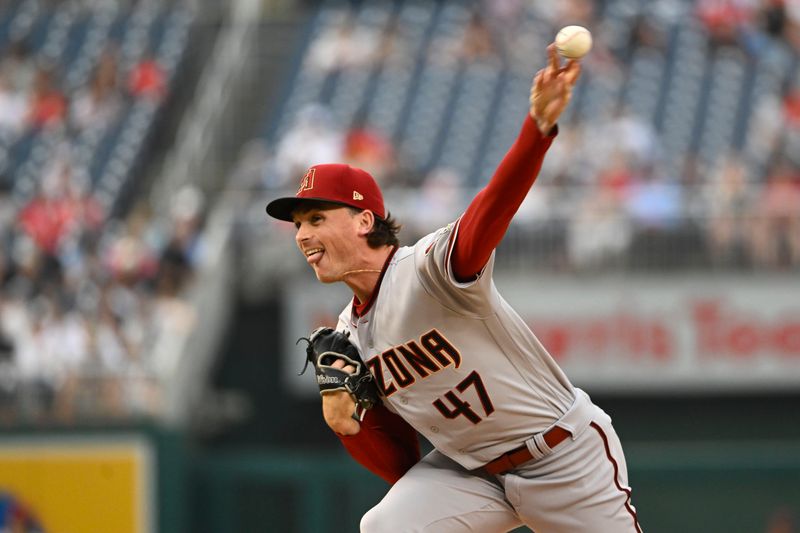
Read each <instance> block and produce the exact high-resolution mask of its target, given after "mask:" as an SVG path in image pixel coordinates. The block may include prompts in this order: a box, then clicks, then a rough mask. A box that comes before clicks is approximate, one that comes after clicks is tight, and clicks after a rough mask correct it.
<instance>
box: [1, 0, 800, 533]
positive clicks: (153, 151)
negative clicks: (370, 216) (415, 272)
mask: <svg viewBox="0 0 800 533" xmlns="http://www.w3.org/2000/svg"><path fill="white" fill-rule="evenodd" d="M568 23H577V24H582V25H585V26H587V27H589V28H590V29H591V30H592V31H593V34H594V36H595V49H594V50H593V51H592V53H591V55H590V56H589V57H587V59H586V60H585V62H584V74H583V76H582V79H581V82H580V85H579V87H578V89H577V91H576V94H575V98H574V100H573V102H572V103H571V105H570V108H569V109H568V111H567V113H566V116H565V117H564V118H563V120H562V121H561V128H562V129H561V133H560V136H559V139H558V141H557V142H556V143H555V145H554V147H553V149H552V150H551V153H550V154H549V155H548V158H547V161H546V164H545V167H544V169H543V171H542V174H541V176H540V178H539V180H538V182H537V184H536V186H535V187H534V191H533V192H532V193H531V195H530V196H529V200H528V201H526V203H525V205H524V206H523V208H522V210H521V212H520V213H519V216H518V217H517V219H516V221H515V223H514V224H513V226H512V228H511V230H510V232H509V235H508V236H507V239H506V240H505V241H504V243H503V244H502V246H501V248H500V249H499V250H498V257H497V262H498V267H497V274H496V279H497V283H498V285H499V286H500V288H501V290H503V291H504V293H505V294H506V295H507V296H508V297H509V299H510V300H511V302H512V304H513V305H514V306H515V307H516V308H518V309H519V310H520V312H521V314H522V315H523V317H524V318H525V319H526V320H527V321H528V322H529V323H530V324H531V325H532V327H533V329H534V331H536V332H537V333H538V334H539V335H540V337H541V338H542V340H543V341H544V343H545V345H547V346H548V347H549V348H550V350H551V351H553V353H554V354H555V355H556V356H557V357H558V358H559V360H560V362H561V363H562V364H563V365H564V367H565V368H566V369H567V371H568V373H569V374H570V376H572V377H573V379H574V381H575V383H576V384H577V385H579V386H581V387H583V388H585V389H586V390H587V391H588V392H589V393H590V394H591V395H592V396H593V398H594V399H595V400H596V402H597V403H599V404H600V405H601V406H602V407H603V408H605V409H606V410H607V411H608V412H609V413H611V414H612V416H613V418H614V420H615V425H616V427H617V429H618V432H619V434H620V436H621V438H622V440H623V442H624V443H625V447H626V454H627V458H628V463H629V472H630V478H631V484H632V486H633V487H634V500H633V501H634V504H635V505H636V506H637V507H638V509H639V513H640V517H641V520H642V523H643V524H644V525H645V526H646V528H647V530H648V531H650V532H660V531H664V532H666V531H682V532H694V531H697V532H699V531H703V532H709V531H726V532H734V531H735V532H769V533H777V532H790V531H797V530H798V528H800V525H798V516H799V515H800V417H799V416H798V412H800V409H799V408H800V395H799V394H798V392H797V391H798V387H800V279H798V273H799V272H800V61H799V60H798V57H800V53H799V52H800V7H798V5H797V4H796V3H795V2H791V1H788V0H787V1H785V2H783V1H780V0H776V1H766V0H765V1H761V0H697V1H690V0H658V1H653V2H644V1H641V0H607V1H596V2H592V1H588V0H584V1H581V0H570V1H567V2H557V3H556V2H533V1H529V0H483V1H478V0H475V1H472V2H468V1H466V0H465V1H461V0H440V1H433V0H431V1H424V0H397V1H392V0H369V1H367V0H363V1H361V2H356V1H353V2H345V1H337V0H327V1H319V2H318V1H310V0H309V1H306V2H292V1H289V0H283V1H279V0H275V1H269V0H229V1H226V2H223V1H215V0H194V1H181V0H172V1H167V0H6V1H3V2H0V178H2V179H0V183H2V191H0V259H1V260H0V272H2V283H3V286H2V297H1V298H0V326H1V327H0V332H2V335H0V348H2V350H1V353H0V528H2V527H8V528H10V527H11V525H12V524H16V525H20V524H25V526H24V527H23V526H20V527H23V529H22V531H47V532H51V531H59V532H67V533H69V532H75V533H83V532H95V531H115V532H117V531H119V532H122V531H135V532H143V531H147V532H149V531H161V532H182V531H193V532H214V533H218V532H219V533H222V532H229V531H230V532H233V531H236V532H241V531H253V532H256V531H282V532H288V531H298V532H326V531H331V532H333V531H353V530H354V529H355V524H357V522H358V519H359V517H360V515H361V514H362V513H363V512H364V511H365V510H366V509H368V508H369V507H370V506H371V505H373V504H374V503H375V502H376V501H378V500H379V499H380V497H381V496H382V495H383V493H384V492H385V490H386V486H385V485H384V484H383V482H381V481H380V480H378V479H377V478H374V477H372V476H371V475H370V474H368V473H366V472H364V471H362V470H361V469H360V468H359V467H357V466H356V465H355V463H354V462H352V461H351V460H350V459H349V458H348V457H347V456H346V454H345V453H344V452H343V450H342V449H341V447H340V446H339V444H338V441H337V439H336V438H335V437H333V436H332V435H331V434H330V433H329V432H328V430H327V429H326V428H325V427H324V423H323V422H322V419H321V417H320V416H319V405H318V403H319V402H318V399H317V397H316V395H315V392H314V390H313V386H312V385H311V383H310V382H309V381H310V380H309V379H307V378H308V377H307V376H304V377H302V378H299V377H297V376H296V373H297V371H299V369H300V368H301V366H302V365H301V362H302V354H301V353H300V351H299V349H298V348H296V347H295V346H294V341H295V339H296V338H297V337H299V336H301V335H303V334H305V333H307V332H308V331H309V330H310V329H311V328H312V327H313V326H315V325H318V324H322V323H330V322H331V320H333V318H334V317H335V315H336V313H337V312H338V310H339V309H340V308H341V307H342V306H343V305H344V302H345V301H346V299H347V292H346V291H344V290H343V289H342V288H336V287H320V286H318V285H317V284H316V283H315V281H314V279H313V276H311V275H310V273H309V272H308V269H307V267H306V266H305V265H304V264H303V262H302V260H301V258H300V257H299V254H297V253H296V251H295V250H293V244H292V239H291V235H292V231H291V228H286V227H284V226H282V225H280V224H278V223H275V222H273V221H271V220H267V217H266V215H265V214H264V211H263V209H264V205H265V204H266V201H267V199H268V198H270V197H274V196H276V195H278V194H283V193H284V192H286V191H291V190H292V187H293V185H294V183H295V181H296V178H297V176H298V175H299V174H298V172H299V171H300V170H302V169H304V168H305V167H306V166H308V165H309V164H311V163H313V162H319V161H322V160H337V161H349V162H352V163H353V164H356V165H361V166H363V167H365V168H368V169H370V170H371V171H372V172H373V173H374V174H375V175H376V177H377V178H378V179H379V180H380V182H381V184H382V186H383V187H384V189H385V190H386V196H387V205H388V206H389V207H390V210H391V211H392V212H393V214H395V215H396V216H397V217H398V218H399V219H400V221H401V222H403V223H404V230H403V232H402V234H401V239H402V241H403V242H404V243H409V242H412V241H413V239H414V238H415V236H419V235H422V234H424V232H427V231H428V230H431V229H433V228H435V227H438V225H439V224H442V223H446V222H447V221H449V220H452V219H453V218H454V217H455V216H457V214H458V212H459V210H460V209H463V207H464V205H465V204H466V202H467V201H468V200H469V198H471V196H472V195H473V194H474V192H475V191H476V190H477V188H478V187H480V186H481V184H482V183H485V181H486V180H487V179H488V177H489V176H490V175H491V172H492V170H493V168H494V166H495V165H496V164H497V162H498V161H499V159H500V157H501V156H502V154H503V152H504V151H505V149H506V148H507V147H508V146H509V144H510V142H512V141H513V139H514V136H515V135H516V133H517V131H518V128H519V125H520V123H521V120H522V117H523V116H524V115H523V113H524V112H525V108H526V102H527V91H528V89H529V83H530V78H531V76H532V75H533V73H534V72H535V71H536V70H537V69H538V68H540V66H541V64H542V62H543V58H544V56H543V50H544V46H545V45H546V44H547V42H548V41H549V40H551V39H552V36H553V35H554V34H555V32H556V30H557V29H558V28H559V27H561V26H563V25H565V24H568ZM410 512H413V510H410ZM334 517H336V518H334ZM339 517H341V518H339ZM14 521H16V522H14Z"/></svg>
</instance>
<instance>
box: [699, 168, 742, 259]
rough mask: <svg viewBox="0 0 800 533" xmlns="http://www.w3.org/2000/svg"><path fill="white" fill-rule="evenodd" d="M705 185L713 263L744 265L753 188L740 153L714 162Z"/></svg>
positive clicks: (704, 214) (705, 214) (705, 213)
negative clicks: (713, 167)
mask: <svg viewBox="0 0 800 533" xmlns="http://www.w3.org/2000/svg"><path fill="white" fill-rule="evenodd" d="M715 168H716V169H717V170H716V171H715V172H713V173H712V174H711V176H710V179H709V184H708V187H707V188H706V195H705V200H706V205H707V206H708V207H707V209H706V211H705V212H704V213H702V214H703V216H705V217H707V219H708V225H707V228H708V244H709V247H710V250H709V251H710V252H711V258H712V261H713V262H714V264H716V265H722V266H728V267H733V266H742V265H744V264H746V262H747V251H748V250H747V248H748V242H747V233H748V231H749V227H750V224H751V221H750V215H751V209H752V204H753V194H752V193H753V190H752V188H751V187H750V184H749V183H748V180H747V176H746V173H747V167H746V165H745V164H744V162H743V161H742V160H741V157H740V156H739V155H738V154H728V155H727V156H725V157H724V158H723V159H722V161H720V162H719V163H718V164H717V165H715Z"/></svg>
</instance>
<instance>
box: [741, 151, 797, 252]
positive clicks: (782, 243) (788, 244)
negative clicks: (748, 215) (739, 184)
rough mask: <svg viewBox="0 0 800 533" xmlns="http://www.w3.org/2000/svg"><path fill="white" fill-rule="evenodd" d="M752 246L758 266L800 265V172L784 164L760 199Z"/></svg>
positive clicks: (774, 174) (779, 167) (755, 213)
mask: <svg viewBox="0 0 800 533" xmlns="http://www.w3.org/2000/svg"><path fill="white" fill-rule="evenodd" d="M751 228H752V232H751V235H750V247H751V250H752V253H753V259H754V260H755V262H756V264H757V265H759V266H764V267H772V268H778V267H784V268H785V267H797V266H800V170H798V167H797V166H795V165H792V164H791V163H789V162H788V161H781V162H779V163H778V164H777V165H776V168H775V170H774V171H773V172H772V173H771V175H770V176H769V178H767V184H766V186H765V187H764V189H763V190H762V191H761V193H760V195H759V197H758V199H757V200H756V204H755V210H754V219H753V222H752V226H751Z"/></svg>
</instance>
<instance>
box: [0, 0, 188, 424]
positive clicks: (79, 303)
mask: <svg viewBox="0 0 800 533" xmlns="http://www.w3.org/2000/svg"><path fill="white" fill-rule="evenodd" d="M189 20H190V19H189V14H188V12H186V11H185V10H184V9H183V8H182V7H181V5H180V3H179V2H174V3H163V2H158V3H156V2H146V1H140V2H134V1H130V2H129V1H122V0H120V1H114V2H91V1H68V0H65V1H39V0H12V1H8V2H3V3H2V5H0V184H2V188H0V281H2V294H1V295H0V423H3V422H22V423H37V422H44V421H52V420H54V419H56V420H60V421H64V422H70V421H73V420H75V419H76V418H80V417H84V418H92V417H101V418H106V417H112V418H113V417H119V416H124V417H129V416H137V415H151V414H154V413H157V412H158V406H159V397H160V394H159V386H158V385H159V384H158V380H157V375H156V372H155V369H154V367H153V364H152V362H151V361H149V360H148V359H147V354H148V353H149V345H150V344H152V342H153V341H154V339H155V338H157V336H158V332H159V331H160V330H162V329H163V328H169V327H175V325H176V323H180V327H184V328H188V327H189V323H188V321H189V317H190V316H191V310H190V309H188V308H187V307H186V304H183V303H182V301H181V300H180V298H179V294H180V290H181V286H182V285H183V284H184V283H185V282H186V280H187V279H188V277H189V276H190V275H191V273H192V269H193V267H194V264H195V262H196V261H197V257H198V254H200V253H201V247H200V246H199V244H200V235H199V233H198V230H199V227H200V226H199V221H200V218H201V214H202V208H203V198H202V195H201V194H200V193H199V192H197V191H194V190H190V189H187V190H185V191H183V192H182V193H181V194H180V195H178V197H176V198H175V201H174V205H173V210H172V213H171V216H169V217H166V218H163V217H161V218H159V217H156V216H155V215H154V214H153V213H151V212H149V210H148V208H147V206H146V205H136V206H135V207H134V208H132V209H121V208H120V206H121V205H123V204H126V203H127V204H130V202H127V199H126V198H125V196H126V195H129V194H131V191H132V190H133V189H132V188H131V186H130V185H131V184H130V180H131V176H132V175H133V174H134V173H135V170H136V163H137V161H138V160H139V158H141V157H142V155H143V152H144V151H145V147H146V145H145V143H144V140H145V138H146V136H147V133H148V131H149V129H150V128H151V127H152V125H153V123H154V121H155V119H156V116H157V112H158V110H159V109H160V107H161V105H162V103H163V102H164V101H165V98H166V97H167V95H168V91H169V84H170V80H171V76H172V74H173V73H174V71H175V69H176V67H177V63H178V60H179V59H180V56H181V53H182V50H183V47H184V45H185V37H186V29H187V28H188V25H189Z"/></svg>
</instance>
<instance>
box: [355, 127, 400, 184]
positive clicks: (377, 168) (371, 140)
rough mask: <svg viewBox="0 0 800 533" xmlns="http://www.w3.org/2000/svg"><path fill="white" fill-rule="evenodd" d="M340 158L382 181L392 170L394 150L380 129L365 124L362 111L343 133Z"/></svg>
mask: <svg viewBox="0 0 800 533" xmlns="http://www.w3.org/2000/svg"><path fill="white" fill-rule="evenodd" d="M342 160H343V162H345V163H347V164H350V165H353V166H355V167H359V168H363V169H364V170H366V171H367V172H369V173H371V174H372V175H373V177H374V178H375V179H376V180H378V182H383V181H385V179H386V177H387V176H388V175H390V174H391V173H392V172H393V171H394V167H395V150H394V146H393V145H392V143H391V141H390V140H389V139H388V138H387V137H386V136H385V135H384V134H383V133H382V132H381V131H379V130H377V129H375V128H372V127H370V126H369V124H367V121H366V118H365V115H364V113H359V114H357V115H356V118H355V120H354V121H353V124H352V125H351V126H350V129H349V130H348V131H347V134H346V135H345V139H344V149H343V153H342Z"/></svg>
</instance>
